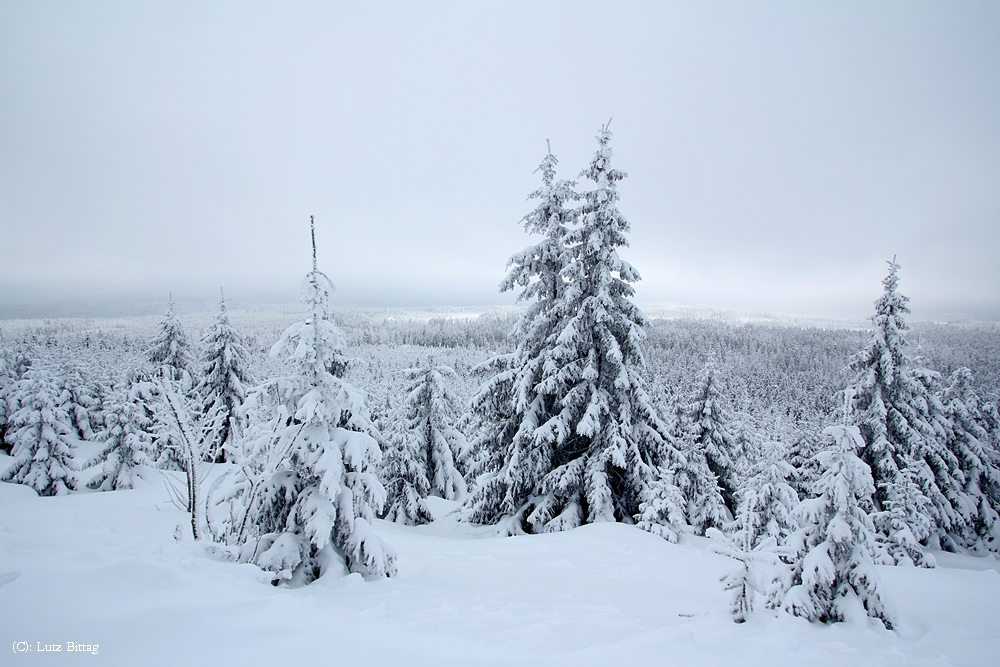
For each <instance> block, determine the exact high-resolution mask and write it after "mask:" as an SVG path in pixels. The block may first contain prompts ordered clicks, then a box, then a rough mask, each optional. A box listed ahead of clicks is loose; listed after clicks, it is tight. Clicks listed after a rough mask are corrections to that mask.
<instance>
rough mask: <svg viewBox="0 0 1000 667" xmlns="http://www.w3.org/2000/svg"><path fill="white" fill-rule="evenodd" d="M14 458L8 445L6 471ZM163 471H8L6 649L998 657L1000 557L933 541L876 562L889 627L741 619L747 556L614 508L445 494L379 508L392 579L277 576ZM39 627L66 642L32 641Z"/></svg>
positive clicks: (835, 659) (260, 656)
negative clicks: (946, 549) (36, 480)
mask: <svg viewBox="0 0 1000 667" xmlns="http://www.w3.org/2000/svg"><path fill="white" fill-rule="evenodd" d="M10 462H11V460H10V458H9V457H6V456H4V455H3V454H0V469H3V468H5V467H6V466H7V465H8V464H9V463H10ZM178 475H179V473H178ZM158 477H159V474H158V473H153V474H152V475H149V476H147V480H146V482H145V483H140V484H139V485H138V488H136V489H134V490H130V491H114V492H105V493H99V492H81V493H74V494H71V495H68V496H59V497H50V498H40V497H38V496H36V495H35V492H34V491H32V490H31V489H30V488H28V487H25V486H19V485H15V484H9V483H0V610H2V612H0V637H2V639H3V640H4V643H3V644H2V645H0V651H2V652H6V651H14V649H15V647H16V646H17V644H16V642H28V644H29V645H30V646H31V647H32V652H31V653H25V654H15V655H12V656H10V657H7V658H4V659H2V660H0V664H4V665H30V664H52V665H55V664H69V663H70V662H72V663H73V664H76V661H77V660H78V659H77V658H67V657H65V656H67V655H69V654H68V653H67V652H66V648H67V642H74V643H82V644H96V645H97V646H98V655H97V656H94V659H93V661H92V664H98V663H99V664H101V665H138V664H141V665H178V664H192V665H208V664H219V665H265V664H287V665H297V664H302V665H305V664H331V665H366V666H369V665H400V664H405V665H450V664H459V663H461V664H467V665H546V666H548V665H574V666H585V665H604V666H607V665H628V664H636V665H720V666H721V665H725V666H727V667H731V666H732V665H740V666H741V667H752V666H756V665H810V666H825V665H845V666H846V665H849V666H850V667H864V666H868V665H872V666H874V665H935V666H936V665H968V666H970V667H972V666H975V667H981V666H985V665H996V664H998V662H1000V574H998V573H997V571H998V570H1000V563H998V562H997V561H996V560H994V559H992V558H977V557H972V556H962V555H955V554H945V553H940V552H935V554H934V555H935V558H936V559H937V562H938V564H939V567H938V568H937V569H933V570H926V569H919V568H915V567H881V566H880V567H878V572H879V575H880V576H881V577H882V580H883V583H884V587H885V590H886V592H887V593H888V594H889V595H890V596H891V597H892V598H893V599H894V600H895V602H896V605H897V607H898V609H899V617H900V624H899V628H898V630H897V631H896V632H890V631H887V630H885V629H884V628H883V627H882V626H881V624H880V623H878V622H875V621H871V620H869V619H868V618H867V617H865V616H863V615H861V616H860V617H858V618H853V619H851V620H849V621H848V622H846V623H840V624H835V625H821V624H818V623H809V622H808V621H806V620H803V619H801V618H794V617H792V616H789V615H787V614H784V613H778V612H754V613H753V614H752V615H751V617H750V620H749V621H748V622H747V623H744V624H736V623H734V622H733V621H732V619H731V617H730V615H729V611H728V607H729V604H728V601H729V594H728V593H727V592H725V591H724V590H723V589H722V585H721V584H720V583H719V578H720V576H722V575H723V574H725V573H726V572H728V571H729V570H731V569H733V567H734V562H733V561H730V560H729V559H727V558H725V557H723V556H720V555H717V554H715V553H712V552H711V551H710V550H709V549H708V548H707V543H708V540H705V539H702V538H691V537H687V538H682V540H681V542H680V543H679V544H671V543H669V542H667V541H665V540H663V539H661V538H659V537H656V536H654V535H651V534H649V533H647V532H645V531H642V530H638V529H637V528H635V527H632V526H627V525H622V524H615V523H603V524H591V525H585V526H582V527H580V528H577V529H575V530H571V531H568V532H564V533H556V534H549V535H531V536H519V537H510V538H508V537H493V536H490V535H489V534H488V531H486V530H484V529H482V528H477V527H473V526H469V525H466V524H460V523H458V521H457V517H456V515H455V514H454V513H449V510H450V508H453V507H454V504H453V503H451V504H449V501H444V500H440V499H437V500H436V502H435V504H434V507H433V513H434V515H435V517H436V518H437V520H436V521H435V522H433V523H431V524H429V525H425V526H418V527H408V526H398V525H396V524H392V523H388V522H384V521H377V522H376V523H375V530H376V532H377V533H378V534H379V535H380V536H381V537H382V538H383V539H384V540H386V541H387V542H388V543H389V544H391V545H392V546H393V547H394V548H395V550H396V552H397V553H398V556H399V560H398V566H399V574H398V575H397V576H395V577H393V578H391V579H380V580H375V581H365V580H364V579H362V577H361V576H360V575H358V574H353V575H346V574H340V573H338V572H332V573H329V574H327V575H325V576H324V577H322V578H321V579H319V580H318V581H316V582H314V583H313V584H311V585H309V586H306V587H302V588H296V589H288V588H275V587H273V586H271V585H269V584H268V583H266V582H267V580H268V579H269V577H268V576H266V575H265V574H264V572H263V571H261V570H260V569H259V568H257V567H256V566H254V565H248V564H237V563H232V562H227V561H225V560H222V559H221V557H220V556H213V553H212V549H211V546H210V544H209V543H207V542H204V541H203V542H200V543H196V542H194V541H192V539H191V536H190V523H189V519H188V517H187V515H186V514H185V513H183V512H181V511H179V510H177V509H176V508H174V507H173V506H172V505H171V504H170V502H169V500H168V496H167V492H166V490H165V487H164V484H163V483H162V480H161V479H158ZM178 526H180V527H181V529H180V530H179V531H178V530H177V527H178ZM175 532H176V533H180V534H182V539H181V540H180V541H177V540H176V539H175ZM45 644H60V645H62V646H63V653H61V654H59V655H55V654H52V653H46V652H39V651H38V650H37V648H36V646H38V645H42V646H44V645H45ZM74 655H76V654H74ZM88 660H90V659H88Z"/></svg>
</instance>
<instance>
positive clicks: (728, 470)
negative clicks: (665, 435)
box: [685, 359, 742, 516]
mask: <svg viewBox="0 0 1000 667" xmlns="http://www.w3.org/2000/svg"><path fill="white" fill-rule="evenodd" d="M719 384H720V381H719V373H718V369H717V368H716V366H715V362H714V361H712V360H711V359H710V360H709V361H708V363H706V364H705V368H704V370H703V371H702V375H701V380H700V382H699V383H698V387H697V389H695V391H694V393H693V394H692V396H691V400H690V401H689V403H688V405H687V408H686V414H687V423H688V424H689V426H688V433H687V434H685V435H686V440H688V441H689V442H690V443H691V445H692V446H693V448H694V449H697V450H699V451H701V452H703V453H704V456H705V462H706V463H707V464H708V468H709V470H711V471H712V474H713V475H714V476H715V479H716V480H717V483H718V485H719V493H720V494H721V495H722V500H723V502H725V505H726V508H727V509H728V510H729V513H730V514H731V515H732V516H735V515H736V503H737V501H736V490H737V489H738V488H739V486H740V479H739V477H740V476H739V473H738V470H737V467H738V465H739V464H740V463H741V456H742V452H741V451H740V448H739V446H738V444H737V441H736V438H735V437H734V436H733V435H732V434H731V433H730V432H729V428H730V422H731V419H730V418H729V415H728V414H727V413H726V411H725V409H724V408H723V405H722V403H723V401H722V392H721V389H720V386H719Z"/></svg>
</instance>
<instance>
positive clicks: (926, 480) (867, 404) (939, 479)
mask: <svg viewBox="0 0 1000 667" xmlns="http://www.w3.org/2000/svg"><path fill="white" fill-rule="evenodd" d="M898 270H899V264H897V263H896V262H895V260H893V261H891V262H889V274H888V275H887V276H886V278H885V279H884V280H883V281H882V285H883V287H884V288H885V291H884V293H883V294H882V296H881V298H879V299H878V301H876V302H875V315H874V316H873V317H872V324H873V325H874V330H873V332H872V337H871V339H870V340H869V342H868V344H867V345H865V347H864V348H863V349H862V350H861V351H860V352H858V353H857V354H856V355H855V356H854V358H853V359H852V361H851V369H852V370H853V371H854V373H855V380H854V382H853V383H852V384H851V385H850V386H848V388H847V390H846V394H847V395H848V396H849V397H850V398H851V403H852V405H851V412H852V414H853V415H854V419H855V423H856V424H857V426H858V428H859V429H860V432H861V437H862V438H863V441H864V443H865V446H864V449H863V450H862V453H861V456H862V459H863V460H864V462H865V463H866V464H868V466H869V467H870V469H871V474H872V476H873V478H874V483H875V496H874V502H875V508H874V510H875V514H874V515H873V519H874V521H875V525H876V527H877V528H878V530H879V533H880V534H881V536H882V540H883V541H884V542H885V544H886V547H887V549H888V550H889V553H890V554H891V555H892V557H893V558H894V560H896V561H899V560H905V559H907V558H909V559H912V560H915V561H919V560H921V559H922V555H921V552H920V549H919V547H918V545H919V543H921V542H925V541H926V540H928V538H930V537H931V536H932V535H933V536H934V537H935V538H937V537H939V536H940V535H943V534H944V533H945V532H947V531H951V530H954V529H955V528H957V527H960V526H961V524H962V523H963V521H962V519H961V517H960V516H958V514H957V513H956V511H955V507H954V505H953V502H952V501H953V500H954V502H955V503H958V502H960V501H959V500H958V499H957V497H956V496H957V494H959V493H960V489H958V488H957V487H958V485H957V483H956V480H955V478H954V475H953V473H954V472H955V470H956V468H957V461H955V459H954V457H953V456H952V455H950V453H949V452H947V450H946V448H945V447H944V444H943V442H942V441H941V434H940V432H939V430H938V428H937V424H936V419H935V415H934V414H932V411H931V410H932V408H931V404H932V397H931V396H930V393H929V392H928V389H927V387H926V386H925V384H924V383H923V382H922V381H921V373H922V371H921V370H920V369H919V368H917V369H915V368H914V366H913V364H912V361H911V358H910V356H909V354H908V352H907V347H908V346H907V341H906V337H905V332H906V331H907V330H908V328H909V327H908V325H907V324H906V321H905V320H904V318H903V316H904V315H905V314H907V313H909V312H910V309H909V307H908V306H907V302H908V301H909V299H908V298H907V297H905V296H903V295H901V294H899V293H898V292H897V291H896V288H897V286H898V284H899V278H898V276H897V272H898ZM942 487H943V488H944V489H945V491H943V490H942ZM946 492H947V493H950V494H951V495H952V498H951V499H949V498H948V496H947V495H946Z"/></svg>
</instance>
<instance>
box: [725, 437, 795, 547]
mask: <svg viewBox="0 0 1000 667" xmlns="http://www.w3.org/2000/svg"><path fill="white" fill-rule="evenodd" d="M762 449H763V451H762V455H761V458H760V459H759V460H758V461H757V463H755V464H754V466H753V467H752V468H751V470H750V475H749V477H748V479H747V480H746V482H745V483H744V484H743V485H742V487H741V488H740V490H739V491H738V492H737V498H738V499H739V505H738V507H737V510H736V521H735V525H734V527H735V528H736V533H735V536H736V541H737V543H738V544H739V545H740V546H741V547H742V548H744V549H746V550H748V551H749V550H753V549H754V548H756V547H757V546H759V545H760V544H761V543H762V542H763V541H765V540H768V539H770V540H772V541H773V542H774V543H775V544H781V543H783V542H784V541H785V540H786V539H787V538H788V536H789V535H791V534H792V533H794V532H795V531H796V530H798V528H799V525H798V522H797V521H796V520H795V518H794V516H793V512H794V511H795V508H796V507H797V506H798V504H799V496H798V494H797V493H796V492H795V489H793V488H792V486H791V484H789V480H790V479H792V478H793V477H794V476H795V470H794V469H793V468H792V466H791V464H790V463H788V461H787V459H786V450H785V446H784V445H782V444H781V443H780V442H769V443H765V444H764V446H763V448H762Z"/></svg>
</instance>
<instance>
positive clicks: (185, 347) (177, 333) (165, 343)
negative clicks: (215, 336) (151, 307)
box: [146, 296, 195, 391]
mask: <svg viewBox="0 0 1000 667" xmlns="http://www.w3.org/2000/svg"><path fill="white" fill-rule="evenodd" d="M146 355H147V357H148V358H149V361H150V363H151V364H152V366H153V368H154V369H155V372H154V375H158V374H159V372H160V369H161V368H163V367H164V366H165V367H167V368H168V369H170V371H171V373H172V375H173V379H176V380H181V381H182V383H183V385H184V388H185V391H187V390H189V389H190V387H191V382H192V377H193V375H192V370H193V368H194V358H195V355H194V351H193V349H192V348H191V342H190V341H189V340H188V337H187V333H185V331H184V326H183V325H182V324H181V323H180V320H178V319H177V317H176V316H175V315H174V300H173V297H172V296H171V299H170V302H169V304H168V306H167V311H166V312H165V313H164V314H163V319H162V320H160V332H159V333H158V334H157V335H156V336H155V337H154V338H153V339H152V340H151V341H149V345H148V348H147V353H146Z"/></svg>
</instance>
